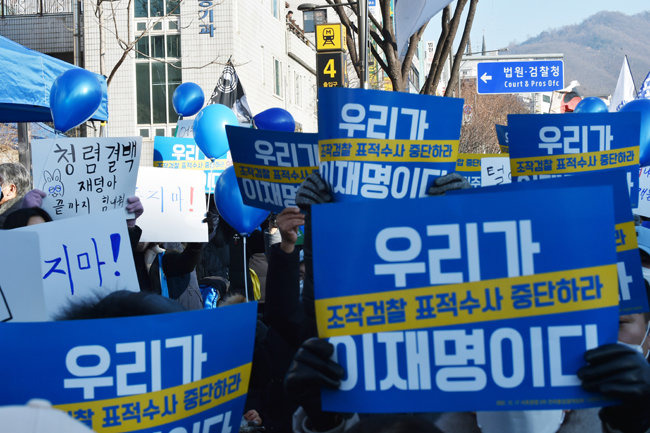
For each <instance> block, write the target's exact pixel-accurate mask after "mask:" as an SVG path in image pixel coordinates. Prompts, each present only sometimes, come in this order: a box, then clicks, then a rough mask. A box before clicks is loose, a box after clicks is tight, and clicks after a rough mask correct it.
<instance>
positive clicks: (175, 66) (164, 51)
mask: <svg viewBox="0 0 650 433" xmlns="http://www.w3.org/2000/svg"><path fill="white" fill-rule="evenodd" d="M180 57H181V36H180V35H179V34H164V33H161V34H157V33H153V34H150V35H145V36H143V37H142V38H141V39H140V40H139V41H138V43H137V45H136V64H135V80H136V102H137V123H138V125H153V124H158V125H160V124H167V123H175V122H176V119H177V117H178V115H177V114H176V111H175V110H174V106H173V104H172V96H173V95H174V90H176V87H178V86H179V85H180V84H181V82H182V72H181V60H180Z"/></svg>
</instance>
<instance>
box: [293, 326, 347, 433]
mask: <svg viewBox="0 0 650 433" xmlns="http://www.w3.org/2000/svg"><path fill="white" fill-rule="evenodd" d="M332 353H334V346H332V345H331V344H330V343H329V342H328V341H327V340H324V339H320V338H310V339H309V340H307V341H305V342H304V343H303V344H302V346H301V347H300V349H298V352H296V355H295V356H294V358H293V362H292V363H291V366H290V367H289V371H288V372H287V375H286V377H285V378H284V388H285V390H286V392H287V395H288V396H289V398H291V399H293V400H294V402H295V403H297V404H299V405H300V406H302V408H303V409H304V411H305V413H306V414H307V418H308V420H309V421H308V422H309V425H310V428H311V429H312V430H315V431H326V430H330V429H332V428H334V427H336V426H337V425H338V424H340V423H341V422H342V419H341V418H340V416H338V415H337V414H336V413H332V412H323V411H322V409H321V398H320V391H321V387H328V388H332V389H337V388H338V387H339V386H340V384H341V379H343V377H344V376H345V370H343V367H341V366H340V365H339V364H337V363H336V362H334V361H332V360H331V359H330V356H332Z"/></svg>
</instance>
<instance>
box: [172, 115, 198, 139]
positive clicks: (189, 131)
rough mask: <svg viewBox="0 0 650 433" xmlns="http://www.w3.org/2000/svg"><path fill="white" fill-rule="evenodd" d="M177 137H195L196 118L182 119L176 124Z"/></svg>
mask: <svg viewBox="0 0 650 433" xmlns="http://www.w3.org/2000/svg"><path fill="white" fill-rule="evenodd" d="M176 137H178V138H194V119H180V120H179V121H178V123H177V124H176Z"/></svg>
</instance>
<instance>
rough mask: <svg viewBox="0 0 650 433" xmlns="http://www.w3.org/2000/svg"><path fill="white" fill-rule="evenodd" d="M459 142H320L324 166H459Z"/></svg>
mask: <svg viewBox="0 0 650 433" xmlns="http://www.w3.org/2000/svg"><path fill="white" fill-rule="evenodd" d="M458 142H459V141H458V140H382V139H376V138H336V139H332V140H320V141H319V142H318V151H319V155H320V160H321V162H326V161H370V162H456V159H457V158H458Z"/></svg>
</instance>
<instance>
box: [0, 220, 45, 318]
mask: <svg viewBox="0 0 650 433" xmlns="http://www.w3.org/2000/svg"><path fill="white" fill-rule="evenodd" d="M0 245H2V248H0V322H41V321H45V320H48V315H47V313H46V309H45V298H44V297H43V283H42V279H41V273H40V266H41V265H40V262H39V241H38V235H37V234H36V233H26V232H22V231H20V230H0Z"/></svg>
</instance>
